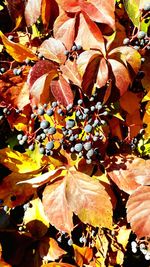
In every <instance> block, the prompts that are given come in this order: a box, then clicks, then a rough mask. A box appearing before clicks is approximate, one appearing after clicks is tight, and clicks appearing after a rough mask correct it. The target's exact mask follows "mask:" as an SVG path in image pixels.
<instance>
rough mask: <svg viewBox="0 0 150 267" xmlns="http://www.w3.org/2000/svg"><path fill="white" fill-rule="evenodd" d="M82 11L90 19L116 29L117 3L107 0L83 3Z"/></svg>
mask: <svg viewBox="0 0 150 267" xmlns="http://www.w3.org/2000/svg"><path fill="white" fill-rule="evenodd" d="M80 7H81V9H82V10H83V11H84V12H86V13H87V14H88V16H89V17H90V19H92V20H94V21H96V22H98V23H105V24H107V25H109V26H110V27H111V28H112V29H113V30H114V29H115V16H114V11H115V1H114V0H110V1H105V0H101V1H99V0H90V1H81V2H80Z"/></svg>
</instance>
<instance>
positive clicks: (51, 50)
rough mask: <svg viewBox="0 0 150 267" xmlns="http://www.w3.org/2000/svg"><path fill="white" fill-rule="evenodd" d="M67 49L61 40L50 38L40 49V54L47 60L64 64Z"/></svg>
mask: <svg viewBox="0 0 150 267" xmlns="http://www.w3.org/2000/svg"><path fill="white" fill-rule="evenodd" d="M65 51H66V48H65V46H64V45H63V43H62V42H61V41H60V40H57V39H55V38H52V37H50V38H49V39H47V40H45V41H44V42H43V43H42V44H41V46H40V47H39V52H40V53H41V54H42V55H43V56H44V57H45V58H47V59H49V60H52V61H54V62H57V63H62V64H63V63H64V62H65V61H66V56H65Z"/></svg>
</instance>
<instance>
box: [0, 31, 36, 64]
mask: <svg viewBox="0 0 150 267" xmlns="http://www.w3.org/2000/svg"><path fill="white" fill-rule="evenodd" d="M0 37H1V38H2V42H3V44H4V46H5V47H6V51H7V53H8V54H10V55H11V56H12V57H13V58H14V59H15V60H16V61H18V62H23V61H24V60H25V59H26V58H29V59H31V60H37V57H36V55H34V54H33V53H32V51H31V50H30V49H29V48H27V47H25V46H23V45H22V44H19V43H14V42H12V41H10V40H9V39H8V38H7V37H6V36H5V35H4V34H3V33H2V32H1V31H0Z"/></svg>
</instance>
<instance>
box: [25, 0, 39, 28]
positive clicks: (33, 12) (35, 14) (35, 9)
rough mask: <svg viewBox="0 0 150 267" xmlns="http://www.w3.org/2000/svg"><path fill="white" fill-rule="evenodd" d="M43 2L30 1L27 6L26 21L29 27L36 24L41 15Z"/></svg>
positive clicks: (37, 0)
mask: <svg viewBox="0 0 150 267" xmlns="http://www.w3.org/2000/svg"><path fill="white" fill-rule="evenodd" d="M41 2H42V0H28V1H27V4H26V6H25V12H24V15H25V20H26V23H27V26H31V25H32V24H34V23H35V22H36V21H37V19H38V18H39V16H40V14H41Z"/></svg>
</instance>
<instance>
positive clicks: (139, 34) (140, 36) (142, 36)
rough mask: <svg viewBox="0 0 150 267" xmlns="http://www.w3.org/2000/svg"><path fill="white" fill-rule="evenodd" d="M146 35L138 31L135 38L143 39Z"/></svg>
mask: <svg viewBox="0 0 150 267" xmlns="http://www.w3.org/2000/svg"><path fill="white" fill-rule="evenodd" d="M145 35H146V33H145V32H143V31H139V32H138V34H137V38H138V39H143V38H144V37H145Z"/></svg>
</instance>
